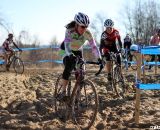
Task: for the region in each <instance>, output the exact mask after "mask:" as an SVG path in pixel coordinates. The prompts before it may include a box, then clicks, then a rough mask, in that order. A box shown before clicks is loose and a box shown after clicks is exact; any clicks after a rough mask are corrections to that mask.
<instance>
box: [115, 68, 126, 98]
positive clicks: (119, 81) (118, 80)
mask: <svg viewBox="0 0 160 130" xmlns="http://www.w3.org/2000/svg"><path fill="white" fill-rule="evenodd" d="M113 87H114V89H115V92H116V94H117V95H118V96H119V97H121V98H124V95H125V92H126V87H125V82H124V78H123V75H122V73H121V68H120V66H116V67H115V68H114V73H113Z"/></svg>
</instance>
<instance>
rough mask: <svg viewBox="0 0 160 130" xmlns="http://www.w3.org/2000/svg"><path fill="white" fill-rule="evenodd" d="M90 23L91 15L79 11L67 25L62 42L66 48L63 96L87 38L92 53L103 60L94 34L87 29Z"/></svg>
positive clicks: (63, 47) (61, 94)
mask: <svg viewBox="0 0 160 130" xmlns="http://www.w3.org/2000/svg"><path fill="white" fill-rule="evenodd" d="M89 23H90V21H89V17H88V16H87V15H86V14H84V13H81V12H79V13H78V14H76V15H75V17H74V20H73V21H71V22H70V23H69V24H67V25H66V32H65V39H64V41H63V43H62V44H61V49H64V50H65V55H64V58H63V63H64V66H65V68H64V71H63V74H62V86H63V92H62V93H60V96H61V98H63V97H64V96H65V94H66V87H67V84H68V79H69V77H70V75H71V71H72V70H73V69H74V67H75V63H76V57H77V56H79V57H80V58H83V56H82V49H83V48H82V47H83V44H84V43H85V41H86V40H87V41H88V42H89V45H90V46H91V48H92V53H94V55H95V57H96V58H97V59H98V61H99V63H101V62H102V61H101V55H100V52H99V50H98V48H97V46H96V43H95V41H94V39H93V37H92V34H91V32H90V31H89V30H88V29H87V28H88V26H89Z"/></svg>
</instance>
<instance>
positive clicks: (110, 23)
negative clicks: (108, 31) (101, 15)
mask: <svg viewBox="0 0 160 130" xmlns="http://www.w3.org/2000/svg"><path fill="white" fill-rule="evenodd" d="M113 25H114V22H113V21H112V20H111V19H106V21H105V22H104V26H105V27H113Z"/></svg>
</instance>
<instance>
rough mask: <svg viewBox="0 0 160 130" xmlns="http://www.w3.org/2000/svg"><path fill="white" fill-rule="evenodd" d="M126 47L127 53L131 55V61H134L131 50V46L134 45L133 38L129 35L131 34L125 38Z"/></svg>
mask: <svg viewBox="0 0 160 130" xmlns="http://www.w3.org/2000/svg"><path fill="white" fill-rule="evenodd" d="M123 45H124V49H125V50H126V51H127V55H128V56H129V57H130V59H129V60H130V61H132V55H131V52H130V47H131V45H132V39H131V37H130V36H129V34H127V35H126V37H125V38H124V43H123Z"/></svg>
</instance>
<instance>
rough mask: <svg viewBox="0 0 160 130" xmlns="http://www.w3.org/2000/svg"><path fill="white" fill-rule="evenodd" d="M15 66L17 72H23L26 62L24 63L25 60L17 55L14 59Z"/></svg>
mask: <svg viewBox="0 0 160 130" xmlns="http://www.w3.org/2000/svg"><path fill="white" fill-rule="evenodd" d="M13 68H14V71H15V72H16V73H17V74H23V72H24V64H23V61H22V60H21V59H20V58H19V57H15V59H14V60H13Z"/></svg>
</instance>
